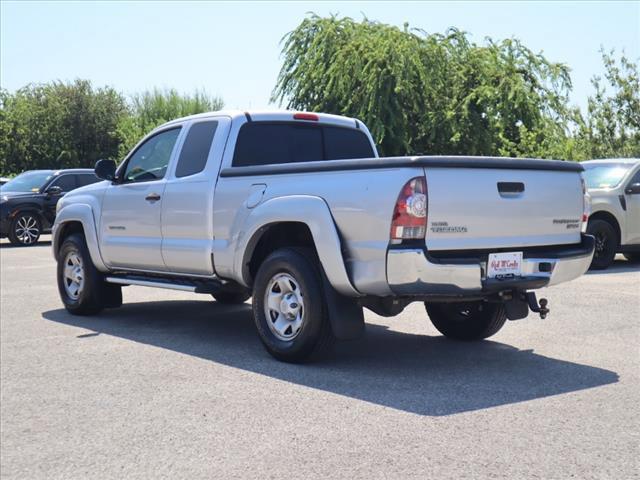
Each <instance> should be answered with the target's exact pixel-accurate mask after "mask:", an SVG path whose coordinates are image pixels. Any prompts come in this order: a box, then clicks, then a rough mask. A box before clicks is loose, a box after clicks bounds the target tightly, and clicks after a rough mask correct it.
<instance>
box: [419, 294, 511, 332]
mask: <svg viewBox="0 0 640 480" xmlns="http://www.w3.org/2000/svg"><path fill="white" fill-rule="evenodd" d="M425 307H426V309H427V314H428V315H429V318H430V319H431V323H433V326H434V327H436V328H437V329H438V331H439V332H440V333H442V334H443V335H444V336H445V337H447V338H452V339H454V340H464V341H473V340H482V339H484V338H489V337H490V336H492V335H495V334H496V333H498V331H499V330H500V329H501V328H502V327H503V326H504V324H505V322H506V320H507V315H506V312H505V309H504V306H503V305H502V304H500V303H488V302H483V301H479V302H460V303H429V302H425Z"/></svg>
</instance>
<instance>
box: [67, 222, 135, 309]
mask: <svg viewBox="0 0 640 480" xmlns="http://www.w3.org/2000/svg"><path fill="white" fill-rule="evenodd" d="M57 277H58V291H59V292H60V298H61V300H62V303H64V306H65V308H66V309H67V311H68V312H69V313H72V314H74V315H93V314H96V313H98V312H100V311H101V310H102V309H104V308H107V307H117V306H120V305H121V304H122V289H121V288H120V286H119V285H111V284H107V283H105V281H104V279H103V278H102V275H101V274H100V272H98V270H97V269H96V267H95V266H94V265H93V262H92V261H91V256H90V255H89V249H88V248H87V243H86V241H85V239H84V237H83V236H82V235H80V234H73V235H69V236H68V237H67V238H66V239H65V240H64V242H63V243H62V246H61V247H60V251H59V253H58V271H57Z"/></svg>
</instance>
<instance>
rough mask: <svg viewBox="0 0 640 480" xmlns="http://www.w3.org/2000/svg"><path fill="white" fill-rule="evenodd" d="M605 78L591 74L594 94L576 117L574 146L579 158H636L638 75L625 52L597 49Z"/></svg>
mask: <svg viewBox="0 0 640 480" xmlns="http://www.w3.org/2000/svg"><path fill="white" fill-rule="evenodd" d="M601 54H602V61H603V63H604V66H605V70H606V72H605V75H604V77H605V81H606V84H603V83H604V82H603V79H602V78H601V77H597V76H596V77H594V78H593V79H592V80H591V83H592V85H593V87H594V89H595V94H594V95H593V96H591V97H589V101H588V107H587V115H586V118H585V119H583V118H582V117H580V129H579V131H578V135H577V142H578V149H579V150H580V155H581V157H583V158H587V159H588V158H607V157H608V158H611V157H640V74H639V72H638V64H637V63H634V62H632V61H630V60H629V59H628V58H626V57H625V55H624V54H623V55H621V56H620V58H619V59H618V60H616V59H615V58H614V52H613V51H610V52H608V53H607V52H606V51H605V50H601Z"/></svg>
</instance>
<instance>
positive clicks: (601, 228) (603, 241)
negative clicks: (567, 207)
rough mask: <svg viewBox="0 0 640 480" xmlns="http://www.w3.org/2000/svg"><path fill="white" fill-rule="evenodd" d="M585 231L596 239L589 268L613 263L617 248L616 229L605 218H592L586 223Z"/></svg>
mask: <svg viewBox="0 0 640 480" xmlns="http://www.w3.org/2000/svg"><path fill="white" fill-rule="evenodd" d="M587 233H588V234H589V235H593V236H594V237H595V239H596V248H595V251H594V253H593V260H591V266H590V267H589V268H590V269H593V270H604V269H605V268H608V267H609V266H610V265H611V264H612V263H613V259H614V257H615V256H616V250H617V248H618V236H617V235H616V231H615V230H614V228H613V226H612V225H611V224H610V223H609V222H607V221H605V220H593V221H590V222H589V224H588V225H587Z"/></svg>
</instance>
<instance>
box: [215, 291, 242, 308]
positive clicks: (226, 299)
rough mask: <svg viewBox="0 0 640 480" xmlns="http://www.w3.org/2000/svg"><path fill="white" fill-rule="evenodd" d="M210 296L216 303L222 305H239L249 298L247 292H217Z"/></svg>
mask: <svg viewBox="0 0 640 480" xmlns="http://www.w3.org/2000/svg"><path fill="white" fill-rule="evenodd" d="M211 296H212V297H213V298H214V299H215V301H216V302H218V303H222V304H224V305H240V304H242V303H244V302H246V301H247V300H249V299H250V298H251V294H250V293H248V292H217V293H212V294H211Z"/></svg>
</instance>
